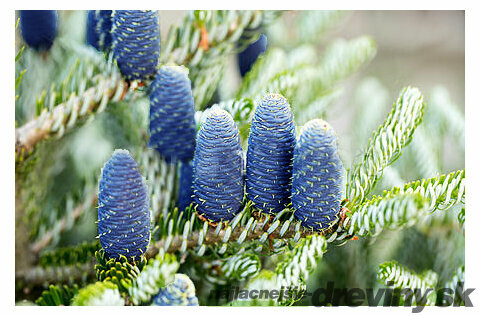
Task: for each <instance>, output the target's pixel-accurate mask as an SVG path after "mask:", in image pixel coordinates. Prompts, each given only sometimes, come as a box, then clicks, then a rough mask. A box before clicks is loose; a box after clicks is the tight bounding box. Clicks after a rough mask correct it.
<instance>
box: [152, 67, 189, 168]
mask: <svg viewBox="0 0 480 316" xmlns="http://www.w3.org/2000/svg"><path fill="white" fill-rule="evenodd" d="M149 127H150V141H149V144H148V145H149V146H150V147H152V148H155V149H156V150H157V151H158V152H159V153H160V154H161V155H162V156H163V157H164V158H165V159H166V160H167V161H172V160H181V161H189V160H191V159H192V158H193V154H194V152H195V134H196V125H195V107H194V103H193V96H192V88H191V84H190V79H188V74H187V70H186V68H185V67H183V66H162V67H161V68H160V69H159V71H158V73H157V76H156V77H155V79H154V81H153V83H152V85H151V88H150V125H149Z"/></svg>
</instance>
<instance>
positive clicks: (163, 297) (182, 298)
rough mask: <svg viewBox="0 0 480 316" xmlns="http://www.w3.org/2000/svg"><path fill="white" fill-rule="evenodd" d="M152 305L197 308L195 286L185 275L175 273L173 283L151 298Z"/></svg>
mask: <svg viewBox="0 0 480 316" xmlns="http://www.w3.org/2000/svg"><path fill="white" fill-rule="evenodd" d="M153 305H157V306H198V298H197V296H195V285H194V284H193V282H192V280H190V278H189V277H188V276H187V275H185V274H180V273H177V274H175V279H174V281H173V282H172V283H170V284H168V285H167V286H166V287H165V288H164V289H161V290H160V291H159V292H158V294H157V295H155V296H154V297H153Z"/></svg>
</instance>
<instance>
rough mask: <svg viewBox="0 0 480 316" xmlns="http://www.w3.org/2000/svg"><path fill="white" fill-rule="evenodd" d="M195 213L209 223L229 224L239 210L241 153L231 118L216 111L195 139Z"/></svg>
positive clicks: (236, 129)
mask: <svg viewBox="0 0 480 316" xmlns="http://www.w3.org/2000/svg"><path fill="white" fill-rule="evenodd" d="M193 190H194V202H195V204H196V212H197V214H199V215H200V216H202V217H204V218H205V219H207V220H208V221H210V222H215V223H218V222H220V221H229V220H231V219H232V218H233V217H234V216H235V215H236V214H237V213H238V212H239V211H240V207H241V206H242V200H243V193H244V190H243V152H242V146H241V144H240V135H239V132H238V128H237V126H236V125H235V122H234V121H233V118H232V117H231V115H230V114H228V113H227V112H226V111H224V110H220V109H215V110H212V112H211V113H210V114H209V115H208V116H207V118H206V120H205V122H204V123H203V124H202V127H201V128H200V131H199V132H198V135H197V147H196V149H195V158H194V162H193Z"/></svg>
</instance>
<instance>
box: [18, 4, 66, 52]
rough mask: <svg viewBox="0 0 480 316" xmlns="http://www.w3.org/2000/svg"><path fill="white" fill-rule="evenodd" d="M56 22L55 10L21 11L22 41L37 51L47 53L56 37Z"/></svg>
mask: <svg viewBox="0 0 480 316" xmlns="http://www.w3.org/2000/svg"><path fill="white" fill-rule="evenodd" d="M57 21H58V14H57V11H56V10H21V11H20V27H21V31H22V37H23V40H24V41H25V43H27V45H28V46H30V47H32V48H33V49H35V50H37V51H48V50H49V49H50V47H52V44H53V41H54V40H55V36H56V35H57Z"/></svg>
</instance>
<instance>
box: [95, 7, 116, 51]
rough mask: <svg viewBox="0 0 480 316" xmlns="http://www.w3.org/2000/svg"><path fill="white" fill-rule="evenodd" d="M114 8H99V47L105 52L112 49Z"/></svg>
mask: <svg viewBox="0 0 480 316" xmlns="http://www.w3.org/2000/svg"><path fill="white" fill-rule="evenodd" d="M112 12H113V11H112V10H98V11H97V16H98V22H97V23H98V24H97V32H98V47H99V48H100V50H102V51H104V52H107V53H108V52H109V51H110V50H111V49H112V23H113V16H112Z"/></svg>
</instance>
